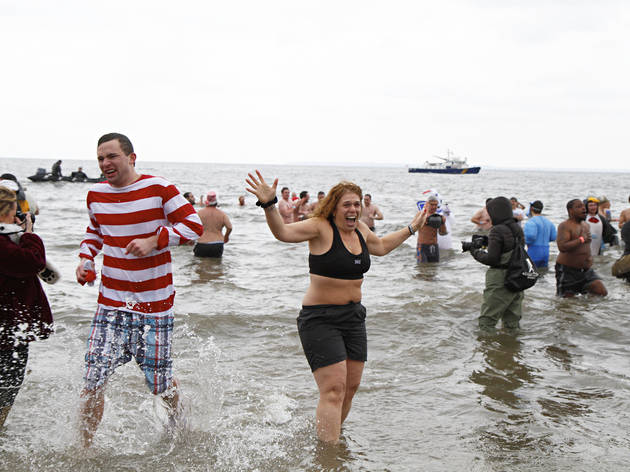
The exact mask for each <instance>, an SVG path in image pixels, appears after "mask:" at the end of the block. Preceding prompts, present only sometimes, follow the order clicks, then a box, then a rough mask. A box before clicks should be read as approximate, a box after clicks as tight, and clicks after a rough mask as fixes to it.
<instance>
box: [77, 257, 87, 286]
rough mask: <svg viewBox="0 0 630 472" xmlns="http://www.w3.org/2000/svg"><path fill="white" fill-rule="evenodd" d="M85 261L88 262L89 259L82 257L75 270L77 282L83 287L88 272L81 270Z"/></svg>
mask: <svg viewBox="0 0 630 472" xmlns="http://www.w3.org/2000/svg"><path fill="white" fill-rule="evenodd" d="M85 261H89V259H86V258H84V257H82V258H81V262H79V265H78V267H77V270H76V274H77V282H79V283H80V284H81V285H85V282H87V273H88V271H87V270H85V269H84V268H83V265H84V264H85Z"/></svg>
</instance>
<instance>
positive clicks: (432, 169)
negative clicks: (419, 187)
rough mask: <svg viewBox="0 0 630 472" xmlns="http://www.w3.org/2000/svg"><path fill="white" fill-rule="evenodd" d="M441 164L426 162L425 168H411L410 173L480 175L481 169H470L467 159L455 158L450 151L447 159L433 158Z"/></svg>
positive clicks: (448, 150)
mask: <svg viewBox="0 0 630 472" xmlns="http://www.w3.org/2000/svg"><path fill="white" fill-rule="evenodd" d="M433 157H435V158H437V159H440V161H439V162H435V161H433V162H432V161H426V162H425V163H424V167H409V172H418V173H433V174H478V173H479V170H481V167H469V166H468V161H467V160H466V158H465V157H458V156H455V155H454V154H453V153H452V152H451V150H450V149H447V150H446V157H441V156H433Z"/></svg>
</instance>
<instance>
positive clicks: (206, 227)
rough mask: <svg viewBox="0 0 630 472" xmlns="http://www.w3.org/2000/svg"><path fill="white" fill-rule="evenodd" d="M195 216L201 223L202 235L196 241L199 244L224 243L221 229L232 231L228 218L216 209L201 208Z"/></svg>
mask: <svg viewBox="0 0 630 472" xmlns="http://www.w3.org/2000/svg"><path fill="white" fill-rule="evenodd" d="M197 214H198V215H199V218H200V219H201V223H203V234H202V235H201V237H200V238H199V239H198V242H200V243H210V242H216V241H224V235H223V228H227V229H228V230H230V231H231V230H232V224H231V223H230V219H229V218H228V216H227V215H226V214H225V213H224V212H223V211H221V210H219V209H218V208H216V207H212V206H210V207H206V208H202V209H201V210H199V211H198V212H197ZM225 242H227V241H225Z"/></svg>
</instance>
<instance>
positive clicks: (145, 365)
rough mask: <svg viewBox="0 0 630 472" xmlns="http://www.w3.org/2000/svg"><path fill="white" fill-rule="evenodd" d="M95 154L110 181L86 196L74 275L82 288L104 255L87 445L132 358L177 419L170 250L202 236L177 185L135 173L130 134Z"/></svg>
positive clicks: (87, 401) (89, 365)
mask: <svg viewBox="0 0 630 472" xmlns="http://www.w3.org/2000/svg"><path fill="white" fill-rule="evenodd" d="M97 156H98V164H99V167H100V169H101V171H102V172H103V174H104V175H105V177H106V178H107V182H102V183H98V184H95V185H94V186H93V187H92V188H91V189H90V191H89V192H88V195H87V207H88V214H89V217H90V224H89V225H88V227H87V230H86V233H85V239H84V240H83V241H82V242H81V250H80V258H81V263H80V264H79V266H78V267H77V271H76V275H77V281H78V282H79V283H80V284H84V283H85V282H86V281H89V280H90V278H89V276H90V273H89V271H90V269H91V267H90V265H92V266H93V264H94V257H95V256H96V255H97V254H98V253H99V252H102V253H103V267H102V270H101V283H100V288H99V295H98V307H97V310H96V314H95V315H94V319H93V321H92V327H91V330H90V337H89V339H88V347H87V353H86V356H85V366H86V369H85V388H84V390H83V392H82V394H81V396H82V398H83V403H82V407H81V434H82V438H83V444H84V446H86V447H87V446H89V445H90V444H91V443H92V438H93V436H94V433H95V432H96V429H97V427H98V424H99V423H100V421H101V418H102V417H103V409H104V401H105V396H104V387H105V383H106V381H107V379H108V378H109V376H110V375H111V374H112V373H113V372H114V370H115V369H116V368H117V367H118V366H120V365H122V364H125V363H126V362H128V361H130V360H131V359H132V358H135V360H136V362H137V363H138V365H139V366H140V368H141V369H142V371H143V372H144V375H145V381H146V383H147V385H148V386H149V388H150V389H151V390H152V392H153V393H154V394H155V395H158V394H159V395H162V398H163V399H164V402H165V404H166V406H167V409H168V411H169V417H170V419H171V420H172V421H174V420H175V418H176V415H177V413H178V400H179V396H178V393H177V381H176V380H175V379H174V377H173V372H172V360H171V336H172V330H173V300H174V297H175V290H174V288H173V274H172V272H171V253H170V251H169V250H168V247H169V246H174V245H179V244H186V243H188V242H189V241H193V240H196V239H197V238H198V237H199V236H200V235H201V234H202V232H203V226H202V225H201V221H200V219H199V217H198V216H197V213H196V212H195V210H194V208H193V207H192V205H190V203H188V201H186V199H184V197H183V196H182V195H181V194H180V193H179V192H178V191H177V189H176V188H175V186H174V185H173V184H171V183H169V182H168V181H166V180H165V179H163V178H161V177H154V176H150V175H143V174H142V175H141V174H138V173H137V172H136V169H135V161H136V154H135V153H134V151H133V146H132V144H131V142H130V141H129V139H128V138H127V137H126V136H124V135H122V134H118V133H110V134H106V135H104V136H102V137H101V138H100V139H99V141H98V148H97ZM92 270H93V269H92ZM92 280H93V279H92Z"/></svg>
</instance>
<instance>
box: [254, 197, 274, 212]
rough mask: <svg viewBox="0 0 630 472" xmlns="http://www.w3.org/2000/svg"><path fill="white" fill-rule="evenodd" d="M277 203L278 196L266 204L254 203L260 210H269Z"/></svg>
mask: <svg viewBox="0 0 630 472" xmlns="http://www.w3.org/2000/svg"><path fill="white" fill-rule="evenodd" d="M276 203H278V196H277V195H276V196H275V197H273V200H269V201H268V202H267V203H263V202H261V201H260V200H258V201H257V202H256V205H257V206H259V207H260V208H263V209H264V208H269V207H270V206H271V205H274V204H276Z"/></svg>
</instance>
